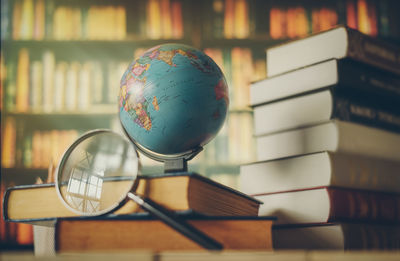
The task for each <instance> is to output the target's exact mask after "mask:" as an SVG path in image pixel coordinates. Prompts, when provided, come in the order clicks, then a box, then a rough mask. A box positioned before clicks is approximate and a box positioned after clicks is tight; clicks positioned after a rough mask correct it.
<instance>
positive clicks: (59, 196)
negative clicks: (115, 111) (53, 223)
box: [55, 129, 140, 216]
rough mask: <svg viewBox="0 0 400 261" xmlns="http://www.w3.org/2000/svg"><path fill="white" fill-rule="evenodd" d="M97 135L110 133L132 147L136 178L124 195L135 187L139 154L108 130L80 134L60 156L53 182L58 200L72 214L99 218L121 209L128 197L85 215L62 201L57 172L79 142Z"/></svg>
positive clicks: (121, 136)
mask: <svg viewBox="0 0 400 261" xmlns="http://www.w3.org/2000/svg"><path fill="white" fill-rule="evenodd" d="M99 133H111V134H114V135H116V136H119V137H120V138H122V139H124V140H125V141H127V142H128V143H129V144H130V145H131V146H132V147H133V149H134V151H135V153H136V157H137V159H138V162H137V168H136V177H135V179H134V180H133V182H132V186H131V187H130V189H129V190H128V191H126V193H125V194H128V193H129V191H131V190H132V189H133V188H134V187H135V186H136V184H137V182H138V174H139V166H140V164H139V154H138V152H137V150H136V147H135V145H134V144H132V143H131V141H130V140H129V139H127V138H126V137H124V136H123V135H120V134H118V133H116V132H114V131H112V130H110V129H95V130H91V131H88V132H86V133H84V134H82V135H81V136H80V137H79V138H78V139H76V140H75V141H74V142H73V143H72V144H71V145H70V146H69V147H68V148H67V149H66V150H65V152H64V153H63V154H62V157H61V160H60V161H59V163H58V165H57V167H56V170H55V173H56V175H55V182H56V183H55V186H56V191H57V195H58V198H59V199H60V200H61V202H62V203H63V205H64V206H65V207H66V208H67V209H68V210H70V211H72V212H74V213H76V214H79V215H83V216H101V215H104V214H108V213H111V212H113V211H115V210H117V209H119V208H120V207H122V206H123V205H124V204H125V203H126V201H127V200H129V199H128V197H127V196H125V197H124V198H123V199H121V200H120V201H119V202H117V203H115V204H113V205H111V206H110V207H108V208H106V209H104V210H102V211H98V212H96V213H87V212H83V211H79V210H77V209H75V208H73V207H71V206H70V205H69V204H68V203H67V202H66V200H65V199H64V196H63V195H62V193H61V191H60V187H59V174H60V173H59V172H60V169H62V168H60V167H64V164H65V161H66V158H65V157H67V156H69V155H70V154H71V152H72V151H73V150H74V149H75V148H76V147H77V146H78V145H79V144H81V142H83V141H84V140H86V139H88V138H90V137H92V136H94V135H97V134H99Z"/></svg>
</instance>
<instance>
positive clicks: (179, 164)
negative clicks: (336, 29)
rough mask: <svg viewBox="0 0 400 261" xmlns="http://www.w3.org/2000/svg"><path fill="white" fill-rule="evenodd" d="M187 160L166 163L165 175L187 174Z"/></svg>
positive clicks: (181, 159)
mask: <svg viewBox="0 0 400 261" xmlns="http://www.w3.org/2000/svg"><path fill="white" fill-rule="evenodd" d="M187 171H188V167H187V160H185V159H183V158H180V159H176V160H167V161H165V162H164V173H174V172H187Z"/></svg>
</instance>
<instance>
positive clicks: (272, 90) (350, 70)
mask: <svg viewBox="0 0 400 261" xmlns="http://www.w3.org/2000/svg"><path fill="white" fill-rule="evenodd" d="M327 87H330V88H333V89H337V90H341V91H348V92H353V93H357V94H370V95H373V96H375V97H380V98H381V99H386V100H388V99H389V100H393V101H399V99H400V76H398V75H397V74H394V73H391V72H387V71H385V70H380V69H377V68H375V67H373V66H369V65H366V64H363V63H361V62H357V61H353V60H350V59H341V60H337V59H330V60H327V61H323V62H319V63H316V64H312V65H309V66H306V67H302V68H298V69H296V70H293V71H290V72H287V73H284V74H280V75H276V76H273V77H268V78H266V79H263V80H260V81H257V82H253V83H252V84H251V85H250V104H251V105H252V106H256V105H260V104H264V103H269V102H273V101H276V100H280V99H283V98H287V97H292V96H295V95H300V94H304V93H308V92H312V91H316V90H320V89H323V88H327Z"/></svg>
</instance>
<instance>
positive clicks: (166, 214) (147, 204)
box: [128, 192, 223, 250]
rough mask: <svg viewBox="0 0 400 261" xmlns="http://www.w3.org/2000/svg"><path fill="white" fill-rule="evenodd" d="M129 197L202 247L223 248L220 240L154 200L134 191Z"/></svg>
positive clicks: (209, 248)
mask: <svg viewBox="0 0 400 261" xmlns="http://www.w3.org/2000/svg"><path fill="white" fill-rule="evenodd" d="M128 198H130V199H132V200H133V201H135V202H136V203H137V204H139V205H140V206H141V207H142V208H143V209H144V210H146V211H148V212H149V213H150V214H152V215H154V216H156V217H158V218H159V219H161V220H162V221H163V222H165V223H166V224H167V225H169V226H171V227H172V228H174V229H175V230H177V231H179V232H180V233H182V234H183V235H185V236H186V237H188V238H189V239H191V240H193V241H194V242H196V243H197V244H199V245H201V246H202V247H204V248H206V249H208V250H221V249H223V246H222V245H221V244H220V243H219V242H217V241H215V240H214V239H212V238H211V237H209V236H207V235H206V234H204V233H203V232H201V231H200V230H198V229H197V228H195V227H194V226H192V225H190V224H189V223H187V222H185V221H184V220H181V219H180V218H179V217H178V216H176V215H175V214H174V213H172V212H171V211H169V210H167V209H166V208H164V207H162V206H160V205H159V204H157V203H155V202H154V201H152V200H150V199H148V198H142V197H140V196H138V195H136V194H134V193H132V192H129V193H128Z"/></svg>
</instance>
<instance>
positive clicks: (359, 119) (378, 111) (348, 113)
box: [332, 94, 400, 132]
mask: <svg viewBox="0 0 400 261" xmlns="http://www.w3.org/2000/svg"><path fill="white" fill-rule="evenodd" d="M333 97H334V103H333V106H334V108H333V114H332V118H334V119H339V120H342V121H349V122H354V123H360V124H363V125H367V126H371V127H375V128H381V129H385V130H389V131H395V132H400V112H399V111H398V110H397V111H396V110H395V109H393V110H388V109H382V108H381V105H380V104H377V103H373V102H365V101H363V102H360V101H359V100H358V101H357V100H354V99H351V98H346V97H343V96H339V95H335V94H333Z"/></svg>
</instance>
